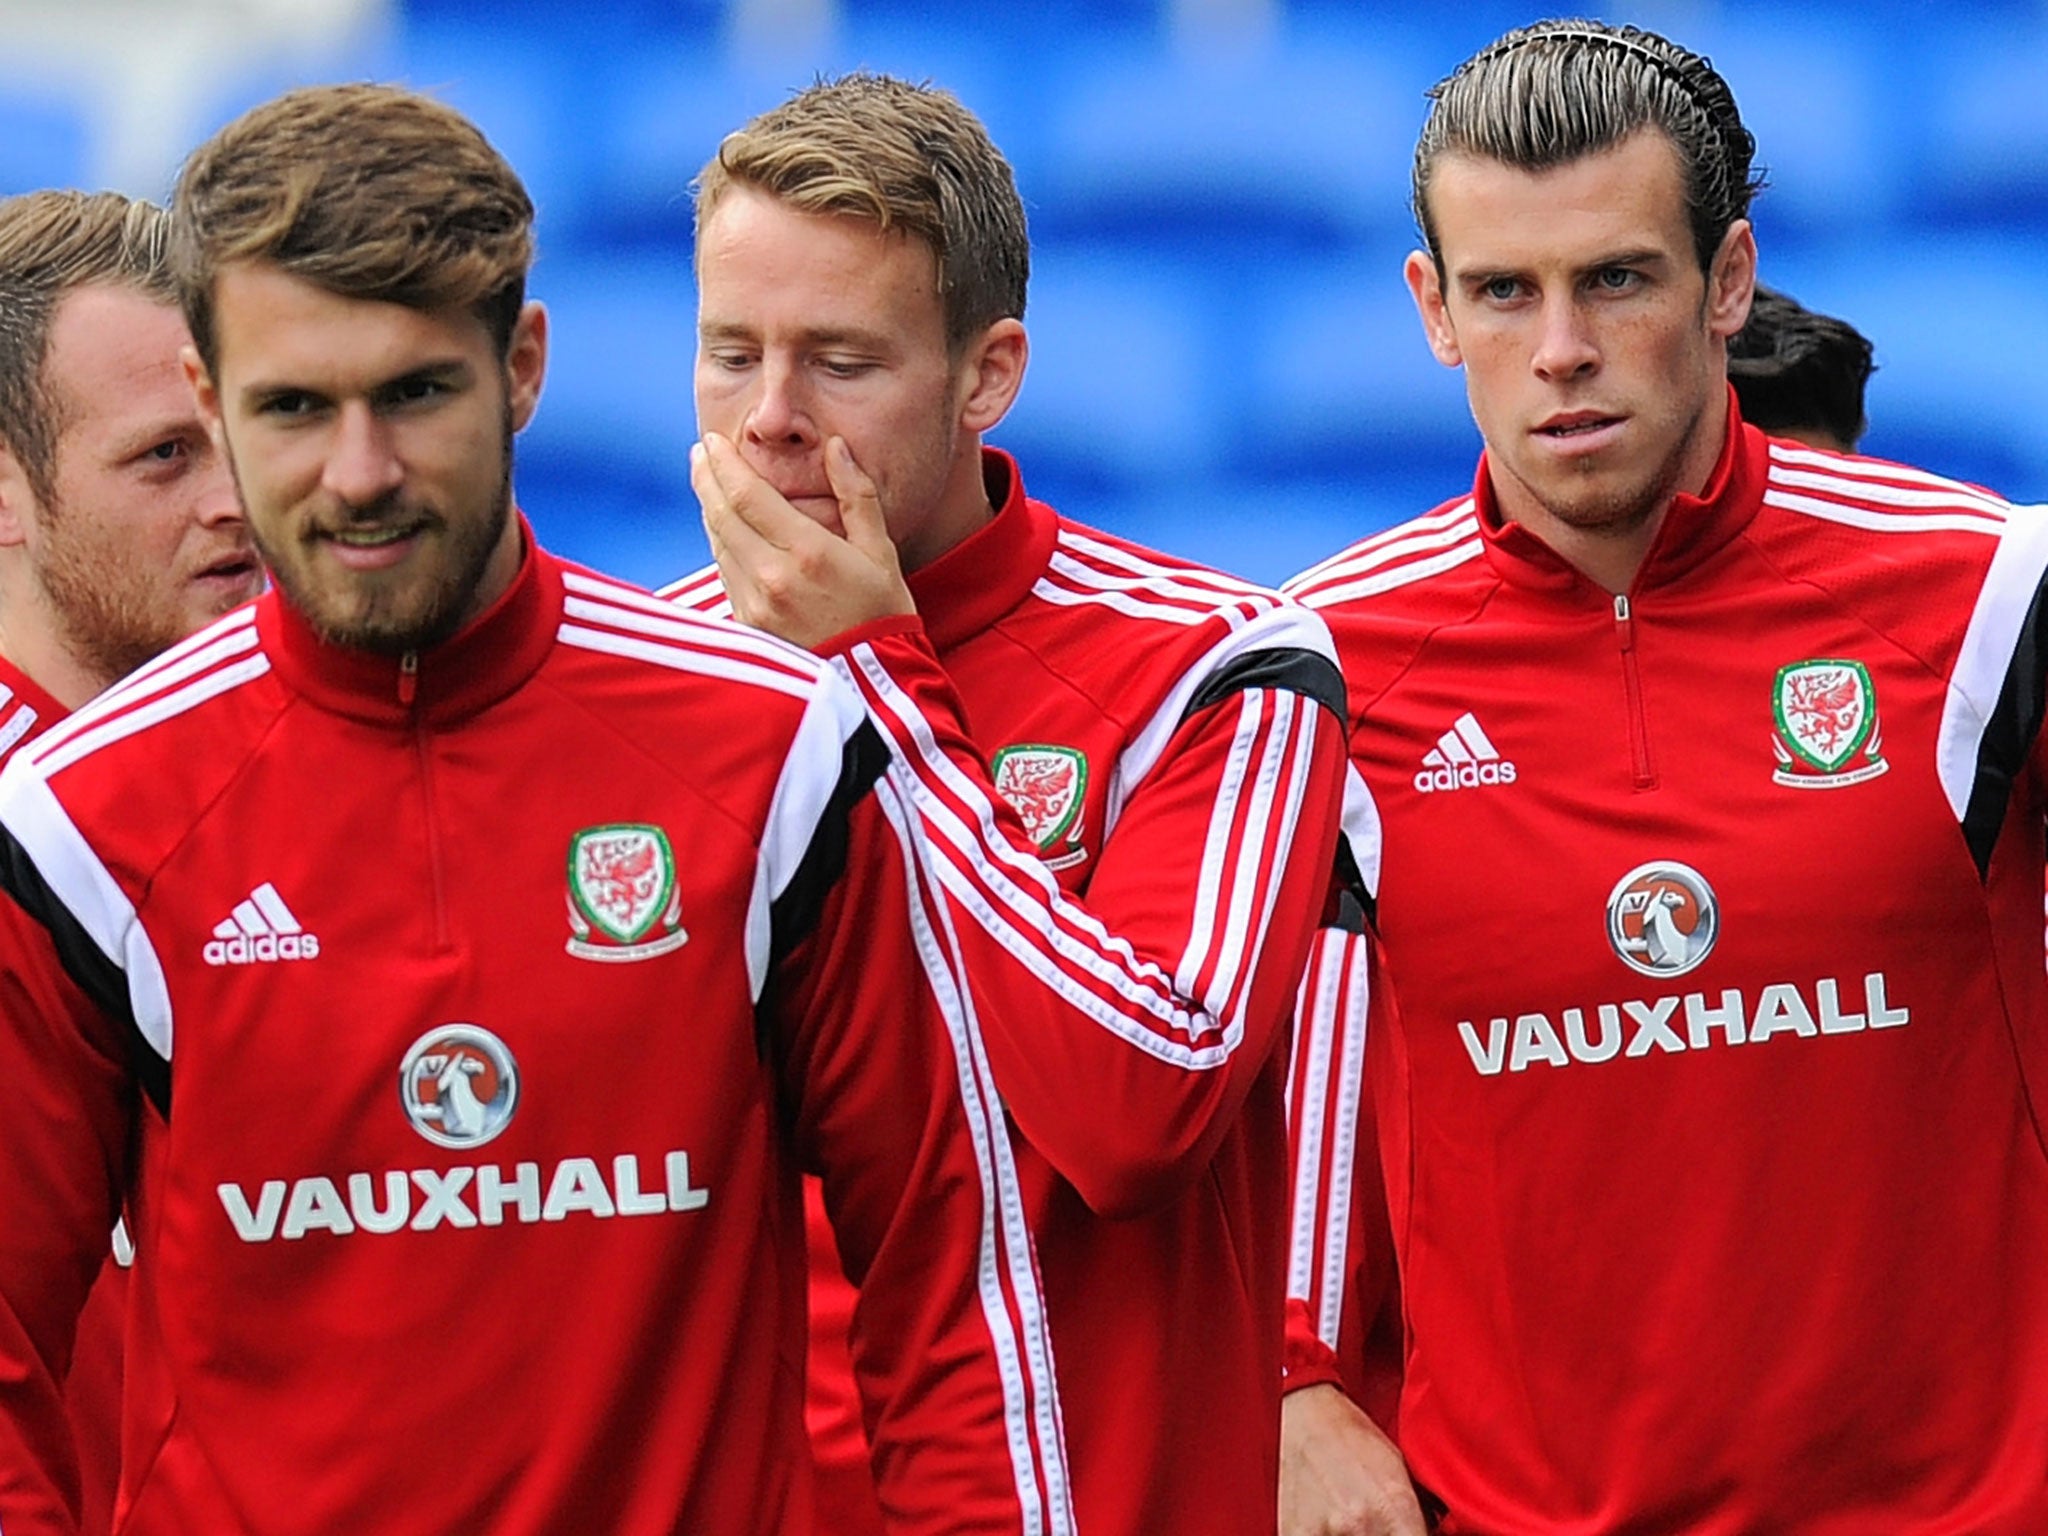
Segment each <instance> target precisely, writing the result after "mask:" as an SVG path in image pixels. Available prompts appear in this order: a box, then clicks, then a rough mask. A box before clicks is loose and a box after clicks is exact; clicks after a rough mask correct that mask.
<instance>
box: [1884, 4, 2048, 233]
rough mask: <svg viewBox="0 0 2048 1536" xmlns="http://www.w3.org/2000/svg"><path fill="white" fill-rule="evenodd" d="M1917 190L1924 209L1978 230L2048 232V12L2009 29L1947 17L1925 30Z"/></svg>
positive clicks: (2012, 21) (2012, 22)
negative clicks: (1928, 48)
mask: <svg viewBox="0 0 2048 1536" xmlns="http://www.w3.org/2000/svg"><path fill="white" fill-rule="evenodd" d="M1927 31H1928V37H1929V42H1930V44H1931V43H1932V42H1933V41H1934V40H1936V39H1939V40H1940V42H1941V47H1940V48H1939V50H1938V51H1937V52H1936V53H1935V56H1934V57H1933V58H1931V59H1928V60H1926V61H1925V62H1924V63H1923V66H1922V68H1923V72H1924V73H1923V78H1924V81H1925V84H1924V85H1922V86H1921V90H1922V92H1923V93H1924V99H1923V101H1922V102H1921V103H1920V111H1919V112H1918V113H1917V114H1916V116H1917V117H1918V119H1919V122H1918V125H1917V126H1918V127H1919V129H1920V131H1921V135H1922V139H1921V151H1922V152H1921V155H1920V158H1919V168H1920V172H1921V180H1920V187H1919V190H1920V193H1921V196H1922V198H1923V200H1924V207H1925V211H1926V212H1928V213H1931V214H1933V215H1934V216H1935V217H1937V218H1948V219H1954V220H1960V221H1963V222H1966V223H1968V224H1971V225H1973V226H1992V227H1996V226H2008V227H2009V226H2012V225H2015V224H2018V225H2021V226H2024V227H2028V228H2031V229H2032V230H2033V231H2034V232H2035V233H2036V235H2037V237H2038V236H2039V235H2040V234H2041V233H2042V232H2044V231H2048V15H2043V14H2042V13H2041V12H2040V10H2039V8H2038V7H2036V9H2035V13H2034V14H2033V15H2031V16H2027V17H2009V18H2005V19H2004V22H2003V24H2002V25H2001V24H1997V23H1995V22H1991V21H1987V20H1985V19H1983V18H1968V17H1958V18H1954V19H1951V18H1948V17H1944V20H1943V24H1942V25H1941V26H1940V27H1930V28H1928V29H1927Z"/></svg>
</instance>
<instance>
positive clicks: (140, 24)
mask: <svg viewBox="0 0 2048 1536" xmlns="http://www.w3.org/2000/svg"><path fill="white" fill-rule="evenodd" d="M1544 14H1555V12H1546V11H1543V10H1540V9H1535V8H1531V7H1529V6H1526V5H1513V6H1510V5H1500V4H1490V3H1486V0H1470V3H1466V4H1463V5H1459V6H1455V7H1452V6H1445V7H1441V8H1438V7H1416V6H1414V5H1413V4H1399V5H1397V4H1393V3H1389V0H1011V3H1000V0H997V3H987V4H980V5H965V4H963V5H943V6H942V5H936V4H920V3H916V0H617V3H612V4H603V3H591V4H577V5H572V4H566V3H559V0H557V3H542V0H489V3H486V0H404V3H397V0H267V3H266V0H213V3H207V0H175V3H172V0H159V3H157V4H151V3H149V0H72V3H71V4H70V5H69V6H67V7H65V8H64V9H63V11H62V14H61V15H58V14H57V8H56V7H52V6H48V5H45V4H41V3H40V0H38V3H35V4H29V3H25V0H11V3H0V22H4V23H5V24H7V26H8V35H9V38H10V50H9V58H8V59H7V61H5V62H4V63H0V190H4V191H15V190H22V189H25V188H28V187H33V186H40V185H53V184H71V185H86V186H101V185H110V186H119V187H121V188H122V189H123V190H126V191H130V192H137V193H146V194H149V195H161V194H162V193H163V191H164V190H165V188H166V187H167V186H168V184H169V180H170V177H171V176H172V174H173V173H174V171H175V167H176V164H177V162H178V160H179V158H180V157H181V156H182V154H183V152H184V150H185V149H186V148H188V147H189V146H190V145H191V144H192V143H194V142H196V141H197V140H198V139H199V138H200V137H202V136H203V135H204V134H206V133H208V132H210V131H211V130H212V129H213V128H214V127H216V126H218V125H219V124H220V123H222V122H224V121H226V120H227V119H228V118H229V117H231V116H233V115H234V114H235V113H236V112H238V111H239V110H241V109H242V108H243V107H245V106H247V105H249V104H251V103H253V102H255V101H257V100H260V99H262V98H264V97H266V96H269V95H271V94H273V93H275V92H276V91H278V90H280V89H283V88H284V87H286V86H289V85H293V84H297V83H302V82H305V81H311V80H334V79H355V78H378V79H393V80H400V81H403V82H405V83H408V84H411V85H414V86H417V87H420V88H423V89H427V90H431V91H433V92H434V93H436V94H438V95H440V96H442V97H443V98H444V99H446V100H449V101H451V102H452V103H454V104H455V105H456V106H458V107H460V108H462V109H463V110H464V111H466V112H468V113H469V114H470V115H471V116H472V117H474V118H475V119H476V120H477V121H478V122H479V123H480V124H481V125H482V126H483V127H484V129H485V130H486V131H487V132H488V133H489V134H490V135H491V136H492V138H493V139H494V140H495V141H496V142H497V143H498V145H499V146H500V147H501V148H502V149H503V150H504V151H505V153H506V154H507V156H508V157H509V158H510V159H511V160H512V162H513V164H514V165H515V166H516V167H518V169H519V170H520V171H521V173H522V174H523V175H524V176H525V177H526V179H527V181H528V184H529V186H530V187H531V189H532V191H533V193H534V196H535V199H536V201H537V202H538V204H539V206H540V240H541V251H542V254H541V258H540V261H539V264H538V266H537V267H536V269H535V273H534V278H533V284H532V291H533V293H534V295H535V296H536V297H539V298H541V299H543V300H545V301H546V302H547V303H548V305H549V306H550V308H551V310H552V311H553V317H554V329H553V345H554V356H553V363H552V368H551V374H550V378H549V381H548V386H547V391H546V395H545V397H544V399H543V402H542V406H541V412H540V417H539V419H538V421H537V422H536V423H535V425H534V427H533V428H532V429H531V430H530V431H529V432H528V433H527V434H526V435H525V437H524V438H523V439H522V440H521V446H520V460H519V470H518V485H519V496H520V501H521V503H522V505H524V506H525V507H526V508H527V510H528V511H529V512H530V513H531V514H532V516H533V517H534V519H535V521H536V523H537V524H538V525H539V527H540V529H541V532H542V536H543V538H544V539H545V540H546V542H548V543H549V544H550V545H551V546H552V547H554V548H556V549H558V550H559V551H561V552H562V553H564V554H568V555H570V556H572V557H574V558H577V559H581V560H584V561H587V562H589V563H591V564H594V565H597V566H600V567H602V568H605V569H608V570H611V571H614V572H617V573H618V574H620V575H624V576H628V577H631V578H634V579H636V580H641V581H646V582H650V583H654V582H660V581H663V580H665V579H667V578H670V577H672V576H675V575H678V574H681V573H682V572H684V571H686V570H689V569H691V568H693V567H695V566H696V565H698V564H700V563H701V562H702V561H703V559H704V558H705V551H704V544H703V539H702V535H701V533H700V532H699V530H698V527H697V517H696V508H695V503H694V500H693V499H692V497H691V495H690V490H689V482H688V475H687V464H686V458H687V449H688V445H689V442H690V439H691V437H692V435H693V430H694V429H693V422H692V412H691V408H690V398H689V381H690V370H691V361H692V353H693V348H694V342H693V304H694V298H693V292H692V286H691V274H690V262H689V238H690V205H689V196H688V190H687V189H688V184H689V182H690V179H691V177H692V176H693V175H694V174H695V172H696V170H697V168H698V167H699V166H700V165H701V164H702V163H703V162H704V160H705V159H706V158H707V157H708V156H709V155H710V154H711V152H712V151H713V149H714V148H715V147H716V145H717V142H718V139H719V137H720V136H721V135H722V134H723V133H724V132H726V131H727V130H728V129H730V128H732V127H735V126H737V125H738V124H739V123H740V122H741V121H742V120H744V119H745V118H746V117H748V116H750V115H752V114H753V113H755V112H758V111H760V110H763V109H765V108H767V107H769V106H772V105H774V104H775V103H777V102H779V101H781V100H783V99H784V98H785V97H786V96H787V95H788V94H789V93H790V92H792V91H793V90H795V89H798V88H800V87H802V86H803V85H805V84H807V83H809V82H810V81H811V80H812V79H813V78H815V77H816V76H817V75H818V74H819V73H821V72H822V73H836V72H839V71H842V70H845V69H850V68H855V67H866V68H874V69H882V70H888V71H892V72H895V73H899V74H903V75H908V76H911V77H913V78H917V79H929V80H932V81H934V82H936V83H939V84H942V85H945V86H947V87H949V88H951V89H952V90H954V91H955V92H957V93H958V94H959V95H960V96H961V97H962V98H963V99H964V100H965V101H966V102H967V104H968V105H969V106H971V107H973V108H974V109H975V110H976V111H977V112H979V113H980V114H981V115H982V117H983V118H984V119H985V120H986V121H987V123H988V124H989V127H990V130H991V132H992V133H993V135H994V137H995V139H996V142H997V143H998V144H999V145H1000V146H1002V148H1003V149H1004V150H1005V152H1006V153H1007V154H1008V155H1009V157H1010V159H1011V162H1012V163H1013V164H1014V165H1015V167H1016V171H1017V179H1018V183H1019V186H1020V188H1021V190H1022V192H1023V195H1024V198H1025V202H1026V205H1027V207H1028V209H1029V212H1030V216H1031V222H1032V236H1033V280H1032V287H1031V301H1030V309H1029V312H1028V314H1027V316H1026V322H1027V325H1028V326H1029V328H1030V331H1031V336H1032V359H1031V368H1030V373H1029V376H1028V378H1027V381H1026V384H1025V388H1024V395H1023V399H1022V401H1021V402H1020V404H1019V406H1018V407H1017V409H1016V411H1015V412H1014V413H1013V414H1012V416H1011V417H1010V418H1009V419H1008V420H1007V421H1006V422H1004V423H1003V425H1002V426H1000V427H999V428H998V429H997V430H996V431H995V432H994V433H993V434H992V437H993V440H994V441H996V442H998V443H1000V444H1002V445H1004V446H1006V447H1009V448H1012V449H1013V450H1015V451H1016V452H1018V453H1019V454H1020V455H1021V457H1022V459H1023V462H1024V469H1025V478H1026V483H1027V485H1029V486H1030V488H1031V489H1032V491H1033V492H1034V493H1035V494H1037V495H1039V496H1041V497H1043V498H1045V499H1047V500H1050V501H1052V502H1053V503H1054V504H1055V505H1057V506H1059V507H1060V508H1061V509H1062V510H1063V511H1066V512H1068V513H1070V514H1071V515H1073V516H1076V517H1080V518H1082V519H1084V520H1086V521H1090V522H1094V523H1097V524H1100V525H1102V526H1105V527H1108V528H1111V529H1114V530H1116V531H1118V532H1120V533H1124V534H1126V535H1128V536H1130V537H1133V538H1137V539H1140V540H1143V541H1146V542H1149V543H1153V544H1157V545H1160V546H1163V547H1165V548H1168V549H1171V550H1174V551H1176V552H1178V553H1182V554H1186V555H1190V556H1192V557H1195V558H1199V559H1203V560H1207V561H1211V562H1213V563H1216V564H1218V565H1221V566H1224V567H1226V568H1229V569H1234V570H1237V571H1240V572H1242V573H1244V574H1246V575H1250V576H1253V577H1256V578H1259V579H1263V580H1278V579H1280V578H1281V577H1283V576H1285V575H1288V574H1290V573H1291V572H1293V571H1295V570H1297V569H1300V568H1301V567H1303V566H1306V565H1308V564H1310V563H1311V562H1312V561H1314V560H1316V559H1318V558H1320V557H1321V556H1323V555H1325V554H1328V553H1330V552H1331V551H1333V550H1334V549H1336V548H1338V547H1339V546H1341V545H1343V544H1344V543H1346V542H1348V541H1349V540H1351V539H1354V538H1356V537H1358V536H1359V535H1361V534H1362V533H1365V532H1368V531H1370V530H1372V529H1374V528H1378V527H1382V526H1385V525H1386V524H1388V523H1390V522H1393V521H1397V520H1399V519H1401V518H1404V517H1407V516H1411V515H1413V514H1415V513H1417V512H1419V511H1422V510H1425V509H1426V508H1428V507H1429V506H1431V505H1434V504H1435V503H1436V502H1438V501H1440V500H1442V499H1444V498H1445V497H1448V496H1450V495H1453V494H1456V493H1457V492H1459V491H1461V490H1462V489H1463V488H1465V487H1466V486H1467V485H1468V484H1469V481H1470V476H1471V472H1472V465H1473V460H1474V457H1475V455H1476V453H1477V450H1478V436H1477V433H1476V431H1475V429H1474V428H1473V426H1472V423H1471V419H1470V416H1469V415H1468V414H1467V412H1466V409H1465V401H1464V394H1463V388H1462V383H1461V380H1460V377H1459V376H1458V375H1457V374H1455V373H1453V372H1451V371H1449V370H1446V369H1444V368H1441V367H1439V366H1438V365H1437V364H1436V363H1435V362H1434V361H1433V360H1432V359H1431V357H1430V355H1429V353H1428V352H1427V350H1426V349H1425V347H1424V346H1423V342H1422V338H1421V333H1420V330H1419V328H1418V326H1417V323H1416V320H1415V316H1414V312H1413V309H1412V307H1411V305H1410V303H1409V300H1408V296H1407V292H1406V289H1405V288H1404V286H1403V284H1402V282H1401V277H1400V264H1401V260H1402V257H1403V256H1404V255H1405V254H1406V252H1407V251H1408V249H1409V248H1410V246H1411V245H1412V244H1413V243H1414V234H1413V229H1412V226H1411V224H1410V221H1409V217H1408V211H1407V204H1406V200H1407V172H1408V157H1409V152H1410V149H1411V147H1412V145H1413V142H1414V138H1415V133H1416V130H1417V129H1418V128H1419V126H1420V124H1421V120H1422V115H1423V108H1424V98H1423V92H1424V91H1425V89H1426V88H1427V87H1428V86H1429V85H1430V84H1431V83H1433V82H1434V81H1436V80H1437V79H1438V78H1440V77H1441V76H1442V75H1444V74H1445V73H1446V72H1447V71H1449V70H1450V69H1451V68H1452V67H1453V66H1454V65H1456V64H1457V63H1458V61H1459V60H1461V59H1462V58H1464V57H1465V56H1466V55H1468V54H1469V53H1471V52H1472V51H1473V50H1474V49H1476V48H1478V47H1479V46H1481V45H1482V44H1484V43H1485V42H1487V41H1488V40H1489V39H1491V38H1492V37H1494V36H1496V35H1497V34H1499V33H1500V32H1502V31H1505V30H1507V29H1508V28H1509V27H1512V26H1516V25H1520V24H1522V23H1524V22H1526V21H1529V20H1533V19H1535V18H1536V17H1538V16H1540V15H1544ZM1591 14H1596V15H1599V16H1602V17H1605V18H1607V19H1609V20H1616V21H1634V22H1637V23H1640V24H1642V25H1646V26H1650V27H1653V28H1656V29H1658V30H1660V31H1664V32H1666V33H1668V34H1670V35H1671V36H1673V37H1675V38H1677V39H1678V40H1680V41H1681V42H1684V43H1686V44H1687V45H1688V46H1691V47H1694V48H1697V49H1700V50H1702V51H1704V52H1706V53H1707V54H1709V55H1710V56H1711V57H1712V58H1713V59H1714V61H1715V63H1716V64H1717V65H1718V66H1719V67H1720V68H1721V69H1722V71H1723V73H1724V74H1725V75H1726V76H1727V77H1728V79H1729V80H1730V82H1731V83H1732V84H1733V86H1734V88H1735V92H1736V97H1737V99H1738V101H1739V102H1740V103H1741V106H1742V109H1743V113H1744V116H1745V118H1746V119H1747V121H1748V122H1749V123H1750V125H1751V127H1752V128H1753V129H1754V130H1755V132H1756V134H1757V138H1758V141H1759V145H1760V160H1761V161H1762V163H1763V164H1764V166H1765V167H1766V168H1767V170H1768V172H1769V174H1770V177H1771V182H1772V186H1771V189H1770V190H1769V191H1768V192H1767V193H1766V194H1765V195H1764V197H1763V198H1762V199H1761V200H1760V202H1759V204H1758V206H1757V209H1756V222H1757V226H1758V238H1759V242H1760V244H1761V247H1762V250H1763V271H1764V275H1765V277H1766V279H1767V280H1768V281H1770V282H1772V283H1773V284H1774V285H1776V286H1778V287H1780V288H1783V289H1785V290H1787V291H1789V292H1791V293H1793V294H1795V295H1796V296H1798V297H1799V298H1800V299H1801V300H1803V301H1804V302H1805V303H1807V304H1808V305H1810V306H1813V307H1815V308H1819V309H1824V310H1828V311H1831V312H1833V313H1836V314H1840V315H1842V316H1844V317H1846V318H1848V319H1850V320H1852V321H1853V322H1854V323H1855V324H1856V325H1857V326H1859V327H1860V328H1861V329H1862V330H1863V331H1864V332H1865V333H1866V334H1867V335H1869V336H1870V337H1871V338H1872V339H1873V340H1874V341H1875V343H1876V346H1877V358H1878V364H1879V368H1880V371H1879V373H1878V374H1877V376H1876V378H1875V379H1874V380H1873V381H1872V384H1871V389H1870V419H1871V431H1870V435H1869V437H1868V438H1867V439H1866V441H1865V444H1864V447H1865V451H1866V452H1871V453H1876V454H1880V455H1886V456H1892V457H1900V458H1905V459H1909V460H1911V461H1914V462H1916V463H1920V464H1922V465H1925V466H1926V467H1929V468H1932V469H1937V470H1940V471H1942V472H1944V473H1948V474H1952V475H1957V476H1960V477H1962V478H1965V479H1970V480H1977V481H1982V482H1985V483H1988V484H1991V485H1993V486H1995V487H1997V488H1998V489H2000V490H2002V491H2005V492H2006V493H2007V494H2009V495H2012V496H2014V497H2016V498H2020V499H2025V500H2043V499H2048V0H2026V3H2020V0H2008V3H1986V4H1976V5H1968V6H1963V5H1941V6H1928V5H1923V4H1909V3H1906V0H1856V3H1851V0H1817V3H1811V4H1799V5H1792V4H1775V5H1770V4H1763V3H1759V0H1721V3H1711V0H1695V3H1677V0H1673V3H1664V4H1638V5H1624V6H1603V7H1595V8H1593V9H1592V11H1591Z"/></svg>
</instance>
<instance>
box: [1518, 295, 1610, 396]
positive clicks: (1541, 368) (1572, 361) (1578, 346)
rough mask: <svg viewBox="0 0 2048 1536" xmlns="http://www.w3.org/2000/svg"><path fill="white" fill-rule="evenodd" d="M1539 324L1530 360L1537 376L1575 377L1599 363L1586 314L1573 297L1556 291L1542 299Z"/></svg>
mask: <svg viewBox="0 0 2048 1536" xmlns="http://www.w3.org/2000/svg"><path fill="white" fill-rule="evenodd" d="M1541 323H1542V331H1541V333H1540V334H1539V335H1538V336H1537V338H1536V355H1535V356H1534V357H1533V358H1532V359H1531V360H1530V361H1531V366H1532V367H1534V368H1535V370H1536V372H1537V374H1538V375H1539V376H1540V377H1542V378H1545V379H1570V378H1577V377H1579V376H1580V375H1583V374H1587V373H1591V372H1592V371H1593V370H1594V369H1596V368H1598V367H1599V366H1600V349H1599V347H1598V346H1596V345H1595V344H1594V340H1593V332H1592V327H1591V325H1590V323H1589V320H1588V316H1587V315H1586V313H1585V310H1584V309H1583V308H1582V307H1581V306H1580V305H1579V304H1578V303H1577V302H1576V296H1567V295H1562V294H1560V295H1558V296H1556V297H1552V298H1549V299H1546V301H1545V303H1544V306H1543V314H1542V322H1541Z"/></svg>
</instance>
